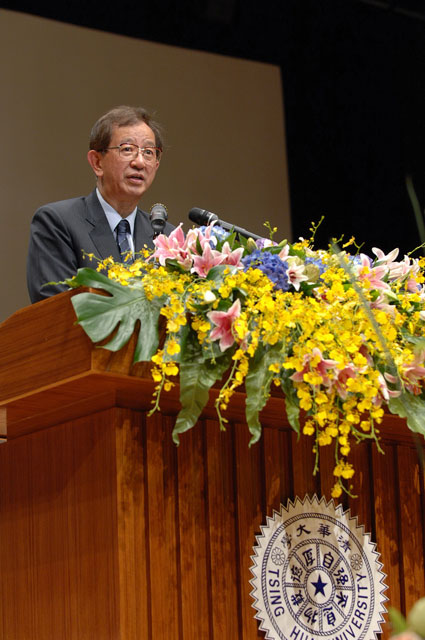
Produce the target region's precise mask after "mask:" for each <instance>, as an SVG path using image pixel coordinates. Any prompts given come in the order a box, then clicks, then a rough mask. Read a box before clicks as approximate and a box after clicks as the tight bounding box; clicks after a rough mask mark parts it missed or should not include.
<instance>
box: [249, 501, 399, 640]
mask: <svg viewBox="0 0 425 640" xmlns="http://www.w3.org/2000/svg"><path fill="white" fill-rule="evenodd" d="M261 532H262V535H260V536H257V546H255V547H254V551H255V555H253V556H252V558H251V559H252V560H253V562H254V564H253V566H252V567H251V572H252V574H253V576H254V577H253V578H252V580H251V584H252V586H253V590H252V592H251V595H252V597H253V598H254V604H253V606H254V608H255V609H256V610H257V613H256V615H255V617H256V618H257V620H260V621H261V624H260V629H261V630H262V631H265V632H266V638H268V639H269V640H277V639H278V638H279V639H280V640H317V639H319V638H320V639H323V640H371V638H372V637H373V636H375V637H376V634H377V633H379V632H380V631H381V623H382V622H383V621H384V619H383V617H382V614H383V613H384V612H385V611H386V609H385V606H384V602H386V600H387V598H386V596H385V595H384V591H385V590H386V589H387V587H386V585H385V584H384V578H385V575H384V574H383V573H382V571H381V567H382V564H381V563H380V562H379V561H378V558H379V553H378V552H377V551H376V550H375V548H376V545H375V544H374V543H372V542H371V541H370V536H369V534H365V533H364V530H363V527H362V526H358V525H357V518H356V517H350V512H349V511H343V510H342V506H341V505H339V506H337V507H335V504H334V502H333V500H331V501H330V502H326V500H325V498H321V500H320V501H319V500H318V498H317V496H313V498H310V497H309V496H306V497H305V498H304V500H303V501H302V502H301V500H299V498H296V500H295V503H292V502H291V501H289V502H288V506H287V507H284V506H283V505H281V510H280V513H279V512H277V511H274V513H273V517H272V518H269V517H267V525H265V526H262V527H261Z"/></svg>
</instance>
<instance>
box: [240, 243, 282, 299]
mask: <svg viewBox="0 0 425 640" xmlns="http://www.w3.org/2000/svg"><path fill="white" fill-rule="evenodd" d="M242 264H243V265H244V271H247V269H249V268H250V267H252V268H253V269H260V271H262V272H263V273H264V274H265V275H266V276H267V277H268V278H269V280H271V281H272V282H273V284H274V286H275V287H276V288H277V289H281V290H282V291H288V289H289V282H288V276H287V271H288V264H287V262H284V261H283V260H281V259H280V258H279V256H277V255H276V254H273V253H270V251H260V250H259V249H257V250H256V251H253V252H252V253H251V254H250V255H248V256H245V258H243V259H242Z"/></svg>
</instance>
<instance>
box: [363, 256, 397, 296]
mask: <svg viewBox="0 0 425 640" xmlns="http://www.w3.org/2000/svg"><path fill="white" fill-rule="evenodd" d="M387 273H388V267H387V265H385V264H383V265H380V266H377V267H371V266H370V260H369V258H368V256H366V255H365V254H364V253H361V254H360V265H358V278H359V280H368V281H369V282H370V286H371V289H383V290H384V291H385V290H389V289H390V286H389V284H388V283H386V282H383V280H382V278H384V277H385V276H386V275H387Z"/></svg>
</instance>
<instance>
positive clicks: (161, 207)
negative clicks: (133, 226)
mask: <svg viewBox="0 0 425 640" xmlns="http://www.w3.org/2000/svg"><path fill="white" fill-rule="evenodd" d="M149 219H150V220H151V222H152V220H158V219H160V220H164V222H165V221H166V220H168V212H167V207H166V206H165V204H162V203H161V202H157V203H156V204H154V205H153V207H152V208H151V212H150V214H149Z"/></svg>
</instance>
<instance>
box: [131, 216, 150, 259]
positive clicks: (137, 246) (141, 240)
mask: <svg viewBox="0 0 425 640" xmlns="http://www.w3.org/2000/svg"><path fill="white" fill-rule="evenodd" d="M144 245H147V246H148V247H149V248H150V249H152V248H153V246H154V245H153V229H152V225H151V223H150V221H149V217H148V214H147V213H145V212H144V211H142V210H141V209H137V214H136V223H135V225H134V250H135V252H136V253H137V252H138V251H141V250H142V249H143V247H144Z"/></svg>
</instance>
